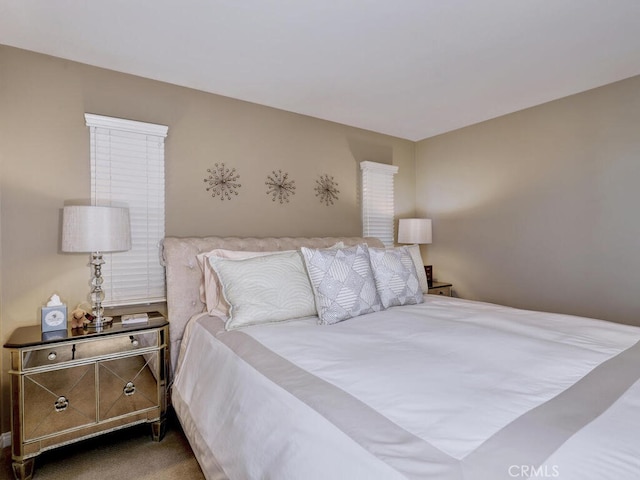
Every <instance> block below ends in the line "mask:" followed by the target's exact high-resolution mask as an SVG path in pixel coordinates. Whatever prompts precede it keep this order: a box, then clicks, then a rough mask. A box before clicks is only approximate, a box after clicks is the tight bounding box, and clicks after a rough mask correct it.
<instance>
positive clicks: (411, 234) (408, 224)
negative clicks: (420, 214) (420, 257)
mask: <svg viewBox="0 0 640 480" xmlns="http://www.w3.org/2000/svg"><path fill="white" fill-rule="evenodd" d="M431 240H432V238H431V220H430V219H428V218H401V219H400V221H399V223H398V243H418V244H425V243H431Z"/></svg>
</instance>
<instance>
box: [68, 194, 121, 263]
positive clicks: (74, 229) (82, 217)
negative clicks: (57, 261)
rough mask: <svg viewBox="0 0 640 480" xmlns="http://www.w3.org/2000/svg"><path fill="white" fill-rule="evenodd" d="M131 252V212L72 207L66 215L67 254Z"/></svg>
mask: <svg viewBox="0 0 640 480" xmlns="http://www.w3.org/2000/svg"><path fill="white" fill-rule="evenodd" d="M129 249H131V224H130V222H129V209H128V208H123V207H102V206H87V205H71V206H67V207H64V209H63V211H62V251H63V252H86V253H90V252H120V251H124V250H129Z"/></svg>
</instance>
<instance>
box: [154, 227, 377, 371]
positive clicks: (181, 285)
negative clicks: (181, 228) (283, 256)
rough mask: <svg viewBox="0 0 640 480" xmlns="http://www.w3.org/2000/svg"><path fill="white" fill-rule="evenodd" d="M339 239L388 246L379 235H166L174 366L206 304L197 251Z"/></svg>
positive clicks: (326, 243)
mask: <svg viewBox="0 0 640 480" xmlns="http://www.w3.org/2000/svg"><path fill="white" fill-rule="evenodd" d="M338 242H344V244H345V245H347V246H350V245H357V244H358V243H366V244H368V245H369V246H371V247H383V246H384V245H383V244H382V242H381V241H380V240H378V239H377V238H362V237H315V238H306V237H267V238H255V237H166V238H165V239H164V240H163V242H162V251H161V255H162V260H163V263H164V265H165V269H166V281H167V311H168V316H169V322H170V326H169V335H170V340H171V364H172V369H173V368H174V367H175V361H176V359H177V355H178V352H179V349H180V342H181V341H182V335H183V333H184V329H185V327H186V324H187V322H188V321H189V319H190V318H191V317H192V316H193V315H195V314H197V313H200V312H203V311H204V304H203V303H202V301H201V300H200V283H201V282H202V271H201V270H200V267H199V266H198V263H197V261H196V255H198V254H199V253H203V252H209V251H211V250H213V249H216V248H224V249H227V250H245V251H252V252H270V251H279V250H294V249H297V248H300V247H302V246H304V247H310V248H325V247H330V246H332V245H335V244H336V243H338Z"/></svg>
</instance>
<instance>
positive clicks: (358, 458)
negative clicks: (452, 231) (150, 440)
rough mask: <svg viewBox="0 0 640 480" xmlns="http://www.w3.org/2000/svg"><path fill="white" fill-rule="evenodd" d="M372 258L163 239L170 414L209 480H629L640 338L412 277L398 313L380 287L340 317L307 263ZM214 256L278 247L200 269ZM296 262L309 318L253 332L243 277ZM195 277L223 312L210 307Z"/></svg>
mask: <svg viewBox="0 0 640 480" xmlns="http://www.w3.org/2000/svg"><path fill="white" fill-rule="evenodd" d="M363 244H364V245H366V247H362V245H363ZM381 247H382V245H381V244H380V242H379V241H378V240H376V239H363V238H358V237H354V238H352V237H348V238H333V237H328V238H268V239H258V238H220V237H206V238H196V237H190V238H177V237H168V238H166V239H165V240H164V243H163V258H164V262H165V264H166V274H167V302H168V313H169V321H170V324H171V327H170V329H171V330H170V336H171V348H172V350H171V355H172V368H173V373H174V379H173V385H172V405H173V407H174V409H175V411H176V413H177V416H178V418H179V420H180V422H181V425H182V427H183V429H184V431H185V434H186V435H187V437H188V439H189V442H190V444H191V446H192V448H193V451H194V453H195V455H196V457H197V459H198V461H199V463H200V465H201V467H202V470H203V472H204V474H205V476H206V477H207V478H208V479H209V480H212V479H224V478H230V479H305V480H306V479H327V478H331V479H384V480H387V479H438V480H449V479H478V480H487V479H492V480H493V479H512V478H558V479H562V480H565V479H581V480H585V479H594V480H596V479H597V480H601V479H609V478H610V479H617V480H621V479H629V480H631V479H638V478H640V381H639V378H640V344H639V343H638V342H639V341H640V328H637V327H632V326H628V325H622V324H614V323H610V322H605V321H601V320H594V319H587V318H581V317H575V316H568V315H559V314H550V313H543V312H534V311H525V310H518V309H514V308H508V307H504V306H499V305H493V304H487V303H481V302H473V301H466V300H463V299H458V298H450V297H443V296H436V295H428V294H423V293H424V292H423V291H422V290H423V286H419V287H418V290H419V295H418V294H415V292H414V290H415V287H414V286H413V283H414V281H415V279H414V277H413V274H414V273H415V274H416V275H418V274H419V271H418V269H414V270H413V271H410V275H409V277H407V278H409V280H407V285H409V284H411V285H412V286H411V288H409V290H410V292H414V293H410V294H407V293H406V291H403V292H404V293H403V295H405V296H404V297H402V300H401V301H400V302H399V304H398V302H397V300H394V297H393V295H390V296H389V295H388V296H387V297H386V298H387V299H386V303H385V300H384V298H385V293H384V292H383V291H382V290H379V293H380V300H381V302H382V303H383V305H382V308H373V309H372V308H370V306H369V310H368V311H366V312H365V313H358V314H355V315H351V316H348V315H347V318H346V319H344V318H339V317H340V315H341V314H342V313H343V312H342V311H340V312H338V313H337V314H336V311H335V310H330V309H329V308H328V307H327V304H326V302H325V303H323V301H319V300H318V299H319V298H320V297H321V295H324V293H322V292H324V290H322V288H324V287H321V286H319V285H320V284H319V283H318V279H317V278H314V276H313V275H314V271H313V269H314V268H315V266H314V265H316V264H315V263H312V262H313V261H315V260H314V258H315V257H314V255H315V256H318V255H320V256H321V258H322V259H326V258H330V259H335V258H338V256H340V255H346V254H344V253H343V252H351V251H354V249H357V248H360V249H361V250H366V251H367V255H369V256H370V265H371V266H372V267H371V269H372V271H375V270H376V268H377V269H378V270H380V271H381V270H382V267H381V265H383V263H378V264H377V266H375V265H376V264H375V262H374V260H375V259H374V253H372V252H377V253H375V255H377V258H378V259H380V258H382V259H388V254H387V253H386V252H385V251H384V249H382V248H381ZM219 250H224V251H227V252H228V251H231V252H253V253H252V255H253V254H255V255H259V252H282V253H280V254H265V255H264V257H263V258H264V259H263V260H260V259H259V257H244V256H243V255H244V254H241V253H239V254H238V255H239V257H238V258H227V259H225V260H219V259H214V260H211V257H207V252H213V251H219ZM393 250H396V249H393ZM301 251H302V252H303V253H301ZM286 252H296V253H291V254H289V253H286ZM393 253H394V254H396V252H393ZM296 254H297V255H299V256H302V257H303V264H304V266H305V267H306V269H307V272H306V273H307V274H308V281H309V283H310V285H311V292H312V293H311V294H312V295H313V297H314V298H313V303H314V305H315V307H316V311H315V312H314V313H312V314H310V315H306V314H305V315H301V316H299V317H295V318H286V319H284V320H282V321H269V320H270V317H268V316H266V317H264V318H262V320H263V321H258V322H256V323H253V322H252V319H253V318H254V317H255V318H258V317H260V315H261V314H262V311H263V310H270V309H271V308H277V307H274V306H273V305H267V306H266V307H264V305H263V304H259V305H262V306H261V307H260V308H261V309H262V310H258V311H256V310H253V311H252V310H250V309H249V311H244V310H242V309H241V308H240V307H238V308H236V307H235V305H240V304H241V300H242V301H247V302H248V303H250V302H251V301H253V299H254V297H255V298H258V302H259V301H260V299H259V297H260V292H259V290H260V288H261V287H255V286H250V288H249V290H251V295H250V297H251V298H250V299H249V300H243V299H246V298H248V297H247V296H246V291H244V292H243V291H242V288H239V287H242V285H245V284H244V283H243V282H244V281H245V279H246V278H247V277H250V276H252V273H251V272H254V271H259V272H264V273H265V275H266V276H268V277H269V278H278V275H279V274H280V273H281V272H279V270H278V269H277V268H276V270H271V268H272V266H273V264H276V262H279V261H280V260H283V261H285V262H286V261H289V260H292V259H294V257H295V255H296ZM227 255H228V254H227ZM287 255H288V256H287ZM406 255H407V252H406V251H402V252H400V253H398V254H397V256H396V257H394V259H401V260H402V261H403V262H405V260H406ZM246 258H250V260H246ZM413 260H414V261H415V262H417V260H416V259H415V258H413ZM203 261H205V262H209V263H204V264H203ZM296 261H297V260H296ZM398 261H399V260H398ZM208 265H212V266H214V270H215V272H217V273H218V274H219V275H220V278H218V282H220V283H223V284H224V285H223V286H222V296H223V297H224V298H225V299H226V300H231V301H229V302H227V303H228V304H230V305H232V306H231V307H230V308H231V315H229V312H227V315H222V314H220V313H219V312H217V311H216V310H215V308H213V309H212V308H211V305H209V303H208V302H207V300H208V299H209V298H210V297H208V296H207V288H209V287H208V286H206V285H203V272H205V270H203V268H205V269H206V267H207V266H208ZM277 265H280V264H277ZM296 265H297V264H296ZM394 265H395V264H394ZM403 265H404V266H403V267H402V268H403V269H404V268H405V267H406V269H407V270H410V267H408V266H407V263H406V262H405V263H404V264H403ZM416 265H417V263H416ZM243 268H244V269H245V270H242V269H243ZM287 268H288V267H287ZM296 268H297V267H296ZM403 271H404V270H403ZM295 275H298V274H297V273H296V274H295ZM295 275H293V276H295ZM380 275H381V276H382V274H380ZM258 276H259V275H258ZM285 276H286V277H291V276H292V275H290V274H289V273H285ZM375 280H376V282H377V281H378V277H377V276H376V278H375ZM421 280H422V279H421V278H418V281H419V283H420V281H421ZM263 281H264V279H263ZM287 281H288V280H287ZM322 281H323V282H324V281H326V278H323V280H322ZM394 281H396V282H397V278H395V280H394ZM272 283H274V284H277V282H276V281H275V280H274V281H273V282H272ZM249 285H251V284H249ZM375 285H376V287H377V288H378V289H380V288H384V287H385V285H387V286H388V284H384V282H382V283H375ZM381 285H382V286H381ZM237 287H238V288H239V289H238V288H237ZM396 287H397V285H396ZM295 288H297V287H291V288H289V287H287V288H280V290H285V291H286V292H293V291H295V292H297V290H295ZM286 292H285V293H286ZM218 295H220V292H218ZM305 295H307V294H306V293H296V295H295V297H296V298H298V297H302V296H305ZM227 296H228V297H229V298H227ZM274 296H278V294H277V293H276V294H274V293H273V292H272V293H270V294H269V298H272V297H274ZM290 297H292V295H289V296H287V295H285V296H284V298H283V299H281V300H280V299H279V300H278V302H287V301H289V300H290ZM336 298H337V297H336ZM389 298H391V300H389ZM262 301H263V302H264V301H265V300H264V299H263V300H262ZM266 301H267V302H268V301H269V300H266ZM334 301H337V302H338V303H340V302H342V301H343V300H340V299H338V300H335V298H334ZM389 301H391V303H389ZM394 301H396V304H394V303H393V302H394ZM298 303H300V302H298ZM228 306H229V305H227V307H228ZM288 308H289V307H288ZM305 308H307V309H308V305H307V306H304V308H303V307H302V306H300V305H298V304H297V303H296V307H295V308H294V309H293V311H295V312H303V313H304V312H307V310H305ZM363 308H364V309H365V310H367V307H366V306H365V307H363ZM296 309H302V310H296ZM212 312H213V313H212ZM245 313H246V314H248V316H245V317H243V315H244V314H245ZM352 313H353V312H352ZM356 313H357V312H356ZM230 316H232V317H235V318H234V319H232V320H230V319H229V317H230ZM265 318H266V320H267V321H264V319H265ZM234 321H238V322H239V323H233V322H234ZM319 323H322V324H319Z"/></svg>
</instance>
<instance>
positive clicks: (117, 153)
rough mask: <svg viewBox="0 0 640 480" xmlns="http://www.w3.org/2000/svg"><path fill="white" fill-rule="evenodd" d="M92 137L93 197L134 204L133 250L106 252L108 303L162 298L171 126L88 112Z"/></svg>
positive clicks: (95, 200)
mask: <svg viewBox="0 0 640 480" xmlns="http://www.w3.org/2000/svg"><path fill="white" fill-rule="evenodd" d="M85 120H86V124H87V126H88V127H89V130H90V137H91V200H92V203H93V204H94V205H112V206H124V205H127V206H128V207H129V216H130V218H131V250H129V251H127V252H117V253H110V254H105V255H104V258H105V264H104V266H103V268H102V276H103V277H104V283H103V290H104V292H105V300H104V302H103V304H104V305H105V306H108V305H126V304H135V303H146V302H155V301H163V300H164V299H165V282H164V268H163V267H162V265H160V259H159V246H160V241H161V240H162V238H164V139H165V137H166V136H167V131H168V127H166V126H164V125H155V124H151V123H143V122H136V121H132V120H124V119H121V118H113V117H105V116H101V115H93V114H85Z"/></svg>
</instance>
